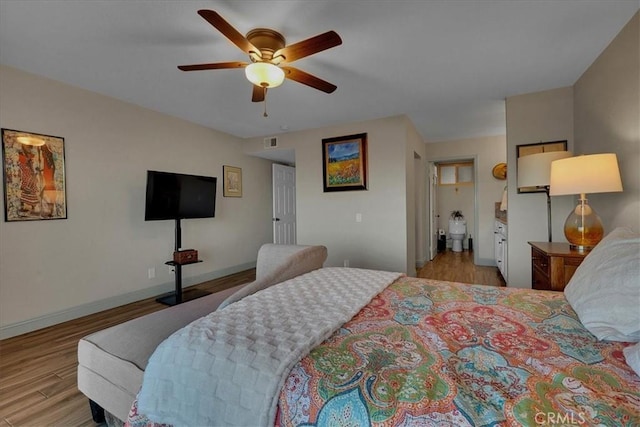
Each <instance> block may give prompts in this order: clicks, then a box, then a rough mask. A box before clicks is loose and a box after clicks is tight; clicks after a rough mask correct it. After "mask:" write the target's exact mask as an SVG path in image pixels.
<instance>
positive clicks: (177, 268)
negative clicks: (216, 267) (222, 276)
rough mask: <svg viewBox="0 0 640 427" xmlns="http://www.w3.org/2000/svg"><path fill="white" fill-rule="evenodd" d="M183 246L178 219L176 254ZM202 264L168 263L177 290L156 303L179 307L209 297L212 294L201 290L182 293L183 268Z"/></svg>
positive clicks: (177, 220) (189, 290)
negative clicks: (184, 303) (172, 272)
mask: <svg viewBox="0 0 640 427" xmlns="http://www.w3.org/2000/svg"><path fill="white" fill-rule="evenodd" d="M181 246H182V229H181V227H180V219H176V243H175V250H176V252H177V251H178V250H179V249H180V247H181ZM199 262H202V260H197V261H191V262H185V263H179V262H175V261H167V262H165V264H166V265H169V266H171V267H173V271H174V274H175V290H174V291H173V292H170V293H168V294H165V295H162V296H161V297H158V298H156V301H158V302H159V303H162V304H165V305H177V304H181V303H183V302H187V301H191V300H194V299H196V298H200V297H203V296H205V295H209V294H210V293H211V292H207V291H203V290H200V289H187V290H186V291H184V292H183V291H182V266H184V265H189V264H197V263H199Z"/></svg>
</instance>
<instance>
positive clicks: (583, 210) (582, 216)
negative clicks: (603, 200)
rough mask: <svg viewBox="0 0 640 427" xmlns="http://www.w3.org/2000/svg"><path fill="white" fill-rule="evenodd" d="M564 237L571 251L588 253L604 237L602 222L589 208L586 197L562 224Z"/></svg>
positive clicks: (582, 198) (581, 199) (582, 197)
mask: <svg viewBox="0 0 640 427" xmlns="http://www.w3.org/2000/svg"><path fill="white" fill-rule="evenodd" d="M564 235H565V237H566V238H567V241H568V242H569V245H570V247H571V248H572V249H576V250H578V251H588V250H591V249H593V248H594V247H595V246H596V245H597V244H598V242H600V240H602V237H603V236H604V228H603V227H602V221H601V220H600V217H599V216H598V215H597V214H596V213H595V211H594V210H593V209H592V208H591V206H589V204H588V202H587V199H586V197H584V196H581V198H580V203H579V204H578V206H576V208H575V209H574V210H573V211H571V213H570V214H569V216H568V217H567V220H566V221H565V223H564Z"/></svg>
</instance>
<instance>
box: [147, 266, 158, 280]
mask: <svg viewBox="0 0 640 427" xmlns="http://www.w3.org/2000/svg"><path fill="white" fill-rule="evenodd" d="M147 276H148V277H149V279H155V277H156V268H155V267H149V269H148V270H147Z"/></svg>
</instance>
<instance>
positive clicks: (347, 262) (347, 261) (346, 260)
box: [344, 259, 349, 267]
mask: <svg viewBox="0 0 640 427" xmlns="http://www.w3.org/2000/svg"><path fill="white" fill-rule="evenodd" d="M344 266H345V267H349V260H348V259H345V260H344Z"/></svg>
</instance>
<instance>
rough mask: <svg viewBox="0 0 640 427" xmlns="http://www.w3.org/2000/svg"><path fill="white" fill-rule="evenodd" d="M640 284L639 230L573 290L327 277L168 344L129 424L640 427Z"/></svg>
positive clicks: (251, 300) (256, 299)
mask: <svg viewBox="0 0 640 427" xmlns="http://www.w3.org/2000/svg"><path fill="white" fill-rule="evenodd" d="M639 277H640V237H639V236H638V235H637V234H634V233H633V232H631V231H630V230H628V229H616V230H615V231H614V232H612V233H611V234H610V235H609V236H607V237H606V238H605V239H604V240H603V241H602V242H601V244H599V245H598V247H596V248H595V249H594V250H593V251H592V252H591V253H590V254H589V255H588V256H587V257H586V258H585V261H584V262H583V265H582V266H581V267H580V268H579V269H578V270H577V271H576V273H575V275H574V277H573V278H572V280H571V282H570V283H569V285H568V286H567V288H566V292H565V293H564V294H563V293H557V292H548V291H533V290H524V289H515V288H496V287H489V286H482V285H467V284H460V283H452V282H440V281H433V280H426V279H416V278H411V277H406V276H404V275H399V274H397V273H390V272H378V271H374V270H359V269H349V268H323V269H320V270H316V271H315V272H312V273H308V274H305V275H303V276H300V277H297V278H294V279H291V280H289V281H286V282H283V283H281V284H278V285H275V286H272V287H270V288H269V289H266V290H263V291H261V292H258V293H256V294H254V295H251V296H248V297H245V298H243V299H242V300H240V301H238V302H235V303H233V304H231V305H229V306H228V307H226V308H224V309H223V310H219V311H216V312H214V313H212V314H211V315H209V316H206V317H205V318H203V319H201V320H199V321H196V322H194V323H193V324H191V325H189V326H187V327H186V328H185V329H184V330H182V331H179V332H177V333H176V334H174V335H173V336H172V337H170V338H169V339H168V340H167V341H165V342H164V343H163V344H161V346H159V347H158V349H157V350H156V352H155V353H154V355H153V356H152V358H151V360H150V361H149V365H148V367H147V370H146V371H145V378H144V382H143V387H142V389H141V391H140V393H139V395H138V399H137V400H136V402H134V404H133V406H132V410H131V413H130V416H129V419H128V420H127V424H128V425H130V426H133V427H139V426H143V425H145V426H146V425H153V424H154V422H155V423H156V424H160V423H167V424H175V425H265V426H269V425H277V426H314V425H317V426H327V425H353V426H366V425H379V426H382V425H385V426H386V425H389V426H391V425H393V426H424V425H438V426H446V425H449V426H493V425H525V426H528V425H604V426H622V425H628V426H637V425H640V377H639V376H638V373H639V371H640V344H638V341H640V282H639V280H640V279H639ZM283 299H284V300H285V301H284V302H283ZM229 318H237V319H236V320H235V321H230V320H229ZM282 325H284V326H282ZM265 336H266V337H267V338H264V337H265Z"/></svg>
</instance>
